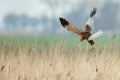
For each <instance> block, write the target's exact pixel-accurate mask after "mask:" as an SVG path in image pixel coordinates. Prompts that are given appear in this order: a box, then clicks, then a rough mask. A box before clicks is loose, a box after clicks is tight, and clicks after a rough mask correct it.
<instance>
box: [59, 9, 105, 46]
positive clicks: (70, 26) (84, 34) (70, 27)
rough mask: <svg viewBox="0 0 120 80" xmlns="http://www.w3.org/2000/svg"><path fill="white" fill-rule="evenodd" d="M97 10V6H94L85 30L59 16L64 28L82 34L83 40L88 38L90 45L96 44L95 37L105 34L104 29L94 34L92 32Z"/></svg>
mask: <svg viewBox="0 0 120 80" xmlns="http://www.w3.org/2000/svg"><path fill="white" fill-rule="evenodd" d="M96 11H97V8H93V10H92V11H91V12H90V16H89V19H88V21H87V22H86V25H85V30H82V29H80V28H78V27H75V26H74V25H73V24H71V23H70V22H68V21H67V20H66V19H64V18H59V19H60V22H61V24H62V26H63V27H64V28H66V29H67V30H69V31H72V32H74V33H76V34H78V35H79V36H81V39H80V40H81V41H83V40H87V41H88V42H89V43H90V45H91V46H93V45H94V44H95V42H94V41H93V39H95V38H97V37H99V36H100V35H102V34H103V31H102V30H99V31H98V32H97V33H95V34H93V35H92V34H91V31H92V30H93V27H94V16H95V14H96Z"/></svg>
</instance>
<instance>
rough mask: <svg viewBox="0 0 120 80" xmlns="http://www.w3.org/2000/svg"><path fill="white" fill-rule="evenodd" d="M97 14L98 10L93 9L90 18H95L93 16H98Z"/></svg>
mask: <svg viewBox="0 0 120 80" xmlns="http://www.w3.org/2000/svg"><path fill="white" fill-rule="evenodd" d="M96 12H97V8H96V7H95V8H93V10H92V11H91V13H90V17H93V16H94V15H95V14H96Z"/></svg>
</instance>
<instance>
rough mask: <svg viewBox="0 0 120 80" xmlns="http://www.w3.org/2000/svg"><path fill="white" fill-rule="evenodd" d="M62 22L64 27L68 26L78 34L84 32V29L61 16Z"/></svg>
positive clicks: (67, 27)
mask: <svg viewBox="0 0 120 80" xmlns="http://www.w3.org/2000/svg"><path fill="white" fill-rule="evenodd" d="M60 22H61V24H62V26H63V27H64V28H66V29H67V30H69V31H72V32H74V33H76V34H78V35H82V32H83V31H82V29H80V28H78V27H75V26H74V25H73V24H71V23H70V22H68V21H67V20H66V19H64V18H60Z"/></svg>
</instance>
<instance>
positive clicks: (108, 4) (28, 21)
mask: <svg viewBox="0 0 120 80" xmlns="http://www.w3.org/2000/svg"><path fill="white" fill-rule="evenodd" d="M56 4H57V5H58V4H59V3H57V2H48V5H49V6H50V7H51V8H52V7H54V8H52V9H51V12H52V14H53V15H52V16H54V17H52V18H50V17H48V16H46V15H42V16H40V17H30V16H28V15H25V14H22V15H17V14H15V13H9V14H7V15H6V16H5V17H4V19H3V22H4V29H5V30H8V31H17V30H21V31H26V29H31V31H36V30H37V29H39V28H40V27H42V28H40V29H42V30H43V31H45V33H46V32H47V33H51V34H54V33H56V31H57V30H58V29H59V28H61V25H60V23H59V18H58V16H56V9H55V7H57V5H56ZM83 5H85V3H83ZM85 10H86V7H84V6H83V7H82V8H80V6H79V5H78V7H76V8H75V9H73V10H71V12H70V13H67V14H64V16H63V17H65V18H67V19H69V21H70V22H72V23H73V24H75V25H77V26H80V27H81V26H83V27H84V24H85V22H86V20H87V19H88V16H86V15H85ZM119 10H120V5H119V3H115V2H113V1H111V0H106V1H105V5H104V6H103V7H102V8H101V11H100V13H98V14H99V16H97V17H96V18H95V19H96V21H95V26H97V27H95V28H96V30H98V29H103V30H111V29H112V30H113V29H115V30H117V29H120V27H119V20H118V17H119V16H120V15H119V12H120V11H119Z"/></svg>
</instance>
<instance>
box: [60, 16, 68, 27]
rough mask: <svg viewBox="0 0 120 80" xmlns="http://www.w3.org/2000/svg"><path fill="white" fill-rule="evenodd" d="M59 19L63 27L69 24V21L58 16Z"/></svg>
mask: <svg viewBox="0 0 120 80" xmlns="http://www.w3.org/2000/svg"><path fill="white" fill-rule="evenodd" d="M59 20H60V22H61V24H62V26H63V27H65V26H66V25H68V24H69V22H68V21H67V20H65V19H64V18H59Z"/></svg>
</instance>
